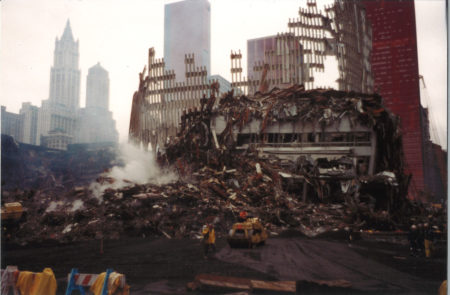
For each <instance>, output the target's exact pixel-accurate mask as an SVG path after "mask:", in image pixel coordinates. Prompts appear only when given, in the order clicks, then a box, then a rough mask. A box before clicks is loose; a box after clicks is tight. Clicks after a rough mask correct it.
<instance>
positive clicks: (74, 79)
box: [50, 20, 80, 110]
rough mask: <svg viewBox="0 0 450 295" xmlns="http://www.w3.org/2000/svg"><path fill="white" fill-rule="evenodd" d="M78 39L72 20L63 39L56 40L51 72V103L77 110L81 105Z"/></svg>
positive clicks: (67, 24)
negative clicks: (74, 36) (75, 38)
mask: <svg viewBox="0 0 450 295" xmlns="http://www.w3.org/2000/svg"><path fill="white" fill-rule="evenodd" d="M78 45H79V44H78V40H77V41H74V39H73V35H72V29H71V28H70V22H69V20H67V23H66V28H65V29H64V33H63V35H62V37H61V39H58V38H56V40H55V51H54V57H53V67H52V68H51V74H50V103H51V104H55V105H60V106H64V107H66V108H69V109H72V110H75V109H77V108H78V107H79V105H80V70H79V69H78V60H79V54H78Z"/></svg>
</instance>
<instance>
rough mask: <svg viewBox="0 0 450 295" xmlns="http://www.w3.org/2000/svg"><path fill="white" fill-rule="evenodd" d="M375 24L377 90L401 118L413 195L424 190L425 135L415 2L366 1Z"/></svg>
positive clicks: (373, 28)
mask: <svg viewBox="0 0 450 295" xmlns="http://www.w3.org/2000/svg"><path fill="white" fill-rule="evenodd" d="M364 4H365V8H366V13H367V17H368V19H369V20H370V22H371V23H372V41H373V48H372V71H373V75H374V88H375V91H376V92H379V93H380V94H381V96H382V97H383V98H384V99H385V104H386V106H388V107H389V109H390V110H391V111H392V112H394V113H395V114H397V115H399V116H400V119H401V125H402V131H403V147H404V153H405V158H406V164H407V167H405V168H406V169H405V171H406V172H407V173H408V172H409V173H411V174H412V175H413V178H412V182H411V185H410V195H411V196H417V195H418V192H419V191H421V190H423V189H424V168H423V167H424V163H423V134H422V133H423V132H422V125H421V116H420V89H419V70H418V57H417V38H416V20H415V11H414V1H412V0H407V1H404V0H390V1H384V0H377V1H364Z"/></svg>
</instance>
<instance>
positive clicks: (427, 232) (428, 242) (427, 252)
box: [424, 223, 434, 258]
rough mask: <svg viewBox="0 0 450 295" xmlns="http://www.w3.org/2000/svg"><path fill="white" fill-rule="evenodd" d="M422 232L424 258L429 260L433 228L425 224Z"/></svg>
mask: <svg viewBox="0 0 450 295" xmlns="http://www.w3.org/2000/svg"><path fill="white" fill-rule="evenodd" d="M424 230H425V235H424V238H425V243H424V244H425V245H424V246H425V257H426V258H430V257H431V252H432V251H433V240H434V233H433V228H432V227H431V225H430V224H428V223H425V224H424Z"/></svg>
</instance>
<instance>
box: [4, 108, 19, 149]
mask: <svg viewBox="0 0 450 295" xmlns="http://www.w3.org/2000/svg"><path fill="white" fill-rule="evenodd" d="M20 123H21V120H20V115H19V114H15V113H10V112H7V111H6V107H5V106H2V113H1V125H2V134H6V135H9V136H12V137H14V139H15V140H16V141H20V139H21V137H22V132H21V131H22V128H21V124H20Z"/></svg>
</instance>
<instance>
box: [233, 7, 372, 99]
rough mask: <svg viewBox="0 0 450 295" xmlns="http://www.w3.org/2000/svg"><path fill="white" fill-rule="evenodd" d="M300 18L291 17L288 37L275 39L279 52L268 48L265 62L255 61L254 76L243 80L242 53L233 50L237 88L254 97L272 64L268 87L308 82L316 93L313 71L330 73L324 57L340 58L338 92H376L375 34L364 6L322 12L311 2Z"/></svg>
mask: <svg viewBox="0 0 450 295" xmlns="http://www.w3.org/2000/svg"><path fill="white" fill-rule="evenodd" d="M298 15H299V16H298V17H297V18H294V19H289V22H288V30H289V32H288V33H281V34H278V35H277V36H276V37H274V39H275V43H276V46H274V47H276V48H270V49H269V50H267V51H266V52H265V53H264V60H260V61H256V62H255V64H254V66H253V71H252V73H253V74H254V76H249V77H248V78H247V79H246V78H244V77H242V66H241V59H242V54H241V53H240V51H238V52H233V51H232V52H231V74H232V87H234V88H240V89H242V90H243V91H244V92H245V93H250V94H251V93H254V92H255V91H257V90H258V89H259V88H258V86H259V85H260V84H261V77H262V73H263V72H264V68H265V65H268V67H267V68H268V73H267V77H266V83H268V84H269V87H270V88H272V87H281V88H284V87H287V86H289V85H292V84H303V85H305V88H306V89H312V88H314V87H315V85H314V72H323V71H324V70H325V64H324V61H325V56H335V57H336V59H337V61H338V72H339V77H338V79H337V82H338V88H339V90H345V91H357V92H363V93H371V92H373V78H372V71H371V66H370V52H371V48H372V31H371V27H370V24H368V23H367V21H366V17H365V11H364V7H363V6H362V5H361V3H360V2H359V1H335V3H334V4H333V5H329V6H325V12H324V13H322V12H321V11H319V10H318V8H317V4H316V2H315V0H308V2H307V7H306V8H300V9H299V11H298ZM255 42H257V40H256V41H255ZM249 54H251V53H249Z"/></svg>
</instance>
